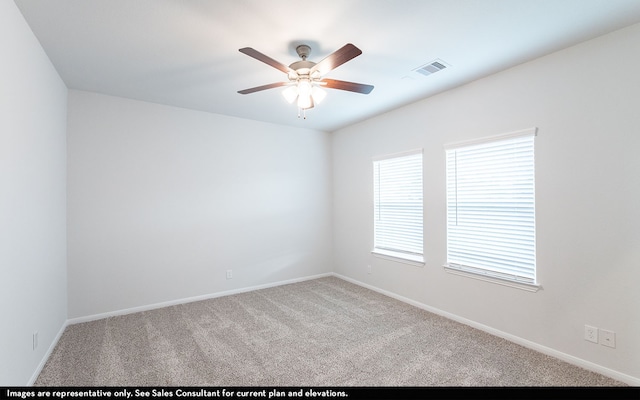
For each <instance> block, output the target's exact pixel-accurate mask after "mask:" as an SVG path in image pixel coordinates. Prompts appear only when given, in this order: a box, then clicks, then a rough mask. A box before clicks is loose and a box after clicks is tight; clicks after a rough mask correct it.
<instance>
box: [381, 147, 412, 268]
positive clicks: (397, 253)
mask: <svg viewBox="0 0 640 400" xmlns="http://www.w3.org/2000/svg"><path fill="white" fill-rule="evenodd" d="M416 155H420V157H419V159H420V168H419V173H420V185H419V187H420V236H421V238H420V251H419V252H411V251H406V250H402V249H398V248H387V247H378V246H377V238H378V236H377V234H378V230H377V226H378V221H379V220H378V219H377V216H376V212H377V210H378V208H377V206H376V204H377V198H376V194H377V191H376V187H378V186H377V185H378V184H379V183H378V182H377V181H376V176H377V171H376V170H377V168H378V167H377V165H379V163H380V162H384V161H387V160H394V159H401V158H405V157H410V156H416ZM371 166H372V169H373V170H372V175H371V176H372V178H373V193H372V196H371V198H372V200H373V235H372V239H373V244H372V246H371V248H372V250H371V254H372V255H374V256H376V257H379V258H384V259H388V260H391V261H396V262H401V263H405V264H410V265H415V266H424V151H423V149H422V148H420V149H414V150H409V151H403V152H398V153H392V154H386V155H380V156H375V157H373V159H372V163H371ZM413 188H414V189H415V186H414V187H413ZM378 190H379V187H378Z"/></svg>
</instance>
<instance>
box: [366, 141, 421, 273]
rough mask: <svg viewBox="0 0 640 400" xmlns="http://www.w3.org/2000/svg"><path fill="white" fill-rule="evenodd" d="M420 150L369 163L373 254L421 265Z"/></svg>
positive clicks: (380, 158)
mask: <svg viewBox="0 0 640 400" xmlns="http://www.w3.org/2000/svg"><path fill="white" fill-rule="evenodd" d="M422 206H423V201H422V150H418V151H412V152H407V153H401V154H395V155H391V156H385V157H378V158H376V159H374V161H373V209H374V245H373V253H374V254H379V255H383V256H390V257H395V258H399V259H402V260H404V261H408V262H415V263H418V264H420V265H422V262H423V256H422V247H423V239H422V221H423V218H422Z"/></svg>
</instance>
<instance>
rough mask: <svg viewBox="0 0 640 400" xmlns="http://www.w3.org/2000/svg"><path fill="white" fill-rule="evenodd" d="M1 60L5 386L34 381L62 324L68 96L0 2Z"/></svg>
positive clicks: (0, 295)
mask: <svg viewBox="0 0 640 400" xmlns="http://www.w3.org/2000/svg"><path fill="white" fill-rule="evenodd" d="M0 60H2V61H0V286H2V288H1V289H0V386H8V385H26V384H27V383H28V382H29V381H30V380H32V378H33V377H32V375H33V374H34V371H35V370H36V369H38V366H39V365H40V363H41V361H42V360H43V358H44V356H45V354H46V353H47V350H48V348H49V347H50V346H51V344H52V343H53V342H54V339H55V338H56V336H57V335H58V334H59V332H60V330H61V328H62V327H63V325H64V323H65V321H66V319H67V294H66V293H67V281H66V279H67V275H66V232H65V230H66V193H65V191H66V172H65V171H66V141H65V130H66V109H67V89H66V87H65V85H64V83H63V82H62V80H61V79H60V77H59V76H58V74H57V72H56V71H55V69H54V68H53V66H52V65H51V63H50V61H49V59H48V58H47V56H46V55H45V53H44V51H43V50H42V48H41V47H40V44H39V43H38V41H37V40H36V38H35V36H34V35H33V33H32V32H31V29H30V28H29V27H28V26H27V24H26V22H25V21H24V19H23V17H22V14H21V13H20V12H19V11H18V8H17V7H16V5H15V4H14V3H13V2H12V1H0ZM34 332H38V339H39V340H38V342H39V343H38V347H37V349H35V350H33V348H32V336H33V333H34Z"/></svg>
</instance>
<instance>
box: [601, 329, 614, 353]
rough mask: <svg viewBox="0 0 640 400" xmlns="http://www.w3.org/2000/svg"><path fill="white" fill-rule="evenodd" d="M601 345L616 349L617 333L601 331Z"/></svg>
mask: <svg viewBox="0 0 640 400" xmlns="http://www.w3.org/2000/svg"><path fill="white" fill-rule="evenodd" d="M600 344H601V345H603V346H607V347H613V348H614V349H615V347H616V333H615V332H613V331H607V330H604V329H600Z"/></svg>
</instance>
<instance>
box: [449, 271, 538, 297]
mask: <svg viewBox="0 0 640 400" xmlns="http://www.w3.org/2000/svg"><path fill="white" fill-rule="evenodd" d="M443 267H444V270H445V271H447V272H448V273H450V274H454V275H460V276H465V277H467V278H472V279H478V280H481V281H485V282H490V283H495V284H498V285H502V286H508V287H512V288H516V289H520V290H526V291H528V292H534V293H535V292H537V291H538V290H540V289H542V286H540V285H536V284H533V283H526V282H518V281H515V280H510V279H503V278H498V277H495V276H491V275H485V274H481V273H475V272H471V271H467V270H464V269H462V268H460V267H458V266H453V265H451V264H445V265H443Z"/></svg>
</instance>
